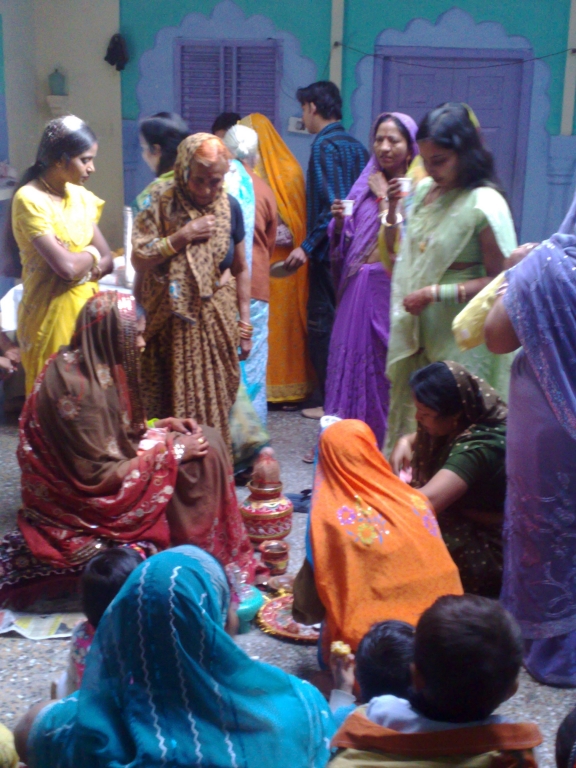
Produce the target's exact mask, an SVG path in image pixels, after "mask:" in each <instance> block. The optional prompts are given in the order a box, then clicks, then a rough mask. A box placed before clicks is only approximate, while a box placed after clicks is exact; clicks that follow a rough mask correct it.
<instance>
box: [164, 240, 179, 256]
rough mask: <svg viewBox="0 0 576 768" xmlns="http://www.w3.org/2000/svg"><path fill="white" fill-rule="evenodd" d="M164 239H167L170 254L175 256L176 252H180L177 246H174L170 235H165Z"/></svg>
mask: <svg viewBox="0 0 576 768" xmlns="http://www.w3.org/2000/svg"><path fill="white" fill-rule="evenodd" d="M164 240H165V241H166V248H167V249H168V251H169V252H170V256H174V255H175V254H176V253H178V251H177V250H176V248H174V246H173V245H172V240H170V236H169V235H168V237H165V238H164Z"/></svg>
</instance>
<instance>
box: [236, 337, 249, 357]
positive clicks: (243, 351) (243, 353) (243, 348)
mask: <svg viewBox="0 0 576 768" xmlns="http://www.w3.org/2000/svg"><path fill="white" fill-rule="evenodd" d="M250 352H252V339H240V355H239V357H240V360H246V359H247V358H248V357H249V356H250Z"/></svg>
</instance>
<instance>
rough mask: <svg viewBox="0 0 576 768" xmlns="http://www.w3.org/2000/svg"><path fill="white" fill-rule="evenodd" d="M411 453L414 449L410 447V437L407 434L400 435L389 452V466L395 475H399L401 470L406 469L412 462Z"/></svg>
mask: <svg viewBox="0 0 576 768" xmlns="http://www.w3.org/2000/svg"><path fill="white" fill-rule="evenodd" d="M413 454H414V451H413V449H412V441H411V439H410V437H408V436H407V435H405V436H404V437H401V438H400V439H399V440H398V442H397V443H396V445H395V446H394V450H393V451H392V453H391V454H390V466H391V467H392V472H394V474H395V475H399V474H400V472H401V471H402V470H404V471H407V470H408V469H409V468H410V466H411V464H412V456H413Z"/></svg>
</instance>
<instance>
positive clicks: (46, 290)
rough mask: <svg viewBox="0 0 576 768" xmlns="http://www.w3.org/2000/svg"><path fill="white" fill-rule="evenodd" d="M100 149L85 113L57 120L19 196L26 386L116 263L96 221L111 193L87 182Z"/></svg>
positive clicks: (16, 214) (15, 208) (15, 213)
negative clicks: (99, 193) (102, 194)
mask: <svg viewBox="0 0 576 768" xmlns="http://www.w3.org/2000/svg"><path fill="white" fill-rule="evenodd" d="M97 151H98V144H97V142H96V136H95V135H94V133H93V132H92V130H91V129H90V128H89V127H88V126H87V125H86V123H84V122H83V121H82V120H80V119H79V118H78V117H75V116H74V115H67V116H66V117H59V118H56V119H55V120H51V121H50V122H49V123H48V125H47V126H46V128H45V129H44V133H43V134H42V139H41V141H40V145H39V147H38V153H37V155H36V162H35V163H34V165H32V166H31V167H30V168H29V169H28V170H27V171H26V172H25V173H24V176H23V178H22V181H21V182H20V186H19V188H18V190H17V191H16V193H15V195H14V199H13V201H12V231H13V234H14V237H15V239H16V242H17V244H18V248H19V251H20V259H21V261H22V282H23V284H24V293H23V296H22V301H21V303H20V306H19V308H18V341H19V343H20V348H21V355H22V364H23V366H24V371H25V373H26V394H30V392H31V391H32V386H33V384H34V381H35V379H36V377H37V376H38V374H39V373H40V372H41V371H42V368H43V367H44V363H45V362H46V361H47V360H48V358H49V357H50V356H51V355H52V354H54V353H55V352H58V350H59V349H60V347H61V346H63V345H65V344H69V343H70V339H71V338H72V333H73V331H74V327H75V325H76V318H77V317H78V314H79V312H80V310H81V309H82V307H83V306H84V304H85V303H86V301H87V300H88V299H89V298H90V297H91V296H93V295H94V294H95V293H97V291H98V283H97V280H98V279H99V278H100V277H101V276H102V275H103V274H106V273H108V272H110V271H111V269H112V255H111V253H110V248H109V247H108V244H107V243H106V240H105V239H104V237H103V236H102V234H101V232H100V230H99V229H98V226H97V223H98V220H99V219H100V214H101V212H102V208H103V206H104V201H103V200H100V199H99V198H98V197H96V195H93V194H92V192H88V190H86V189H84V188H83V186H82V185H83V184H84V183H85V182H86V181H87V180H88V178H89V177H90V174H92V173H93V172H94V158H95V157H96V152H97Z"/></svg>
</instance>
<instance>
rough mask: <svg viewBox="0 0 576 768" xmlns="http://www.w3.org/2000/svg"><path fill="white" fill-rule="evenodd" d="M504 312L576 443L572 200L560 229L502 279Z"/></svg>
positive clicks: (575, 225)
mask: <svg viewBox="0 0 576 768" xmlns="http://www.w3.org/2000/svg"><path fill="white" fill-rule="evenodd" d="M506 277H507V280H508V289H507V291H506V294H505V296H504V306H505V307H506V311H507V312H508V315H509V317H510V321H511V322H512V325H513V326H514V330H515V331H516V335H517V336H518V338H519V340H520V342H521V343H522V348H523V349H524V352H525V354H526V356H527V358H528V361H529V362H530V365H531V367H532V370H533V372H534V375H535V376H536V379H537V380H538V383H539V384H540V387H541V388H542V391H543V393H544V395H545V397H546V399H547V400H548V403H549V404H550V407H551V408H552V411H553V412H554V415H555V416H556V418H557V419H558V421H559V423H560V424H561V425H562V427H563V428H564V429H565V430H566V431H567V432H568V434H569V435H570V436H571V437H572V439H573V440H576V376H575V372H576V197H575V198H574V200H573V201H572V205H571V207H570V210H569V211H568V213H567V215H566V218H565V219H564V221H563V222H562V225H561V226H560V229H559V230H558V232H557V233H556V234H555V235H552V237H551V238H550V239H549V240H545V241H544V242H543V243H541V244H540V245H539V246H538V247H537V248H535V249H534V250H533V251H532V252H531V253H530V254H529V255H528V256H527V257H526V258H525V259H523V260H522V261H521V262H520V263H519V264H518V265H517V266H516V267H514V268H513V269H511V270H509V271H508V272H507V273H506Z"/></svg>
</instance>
